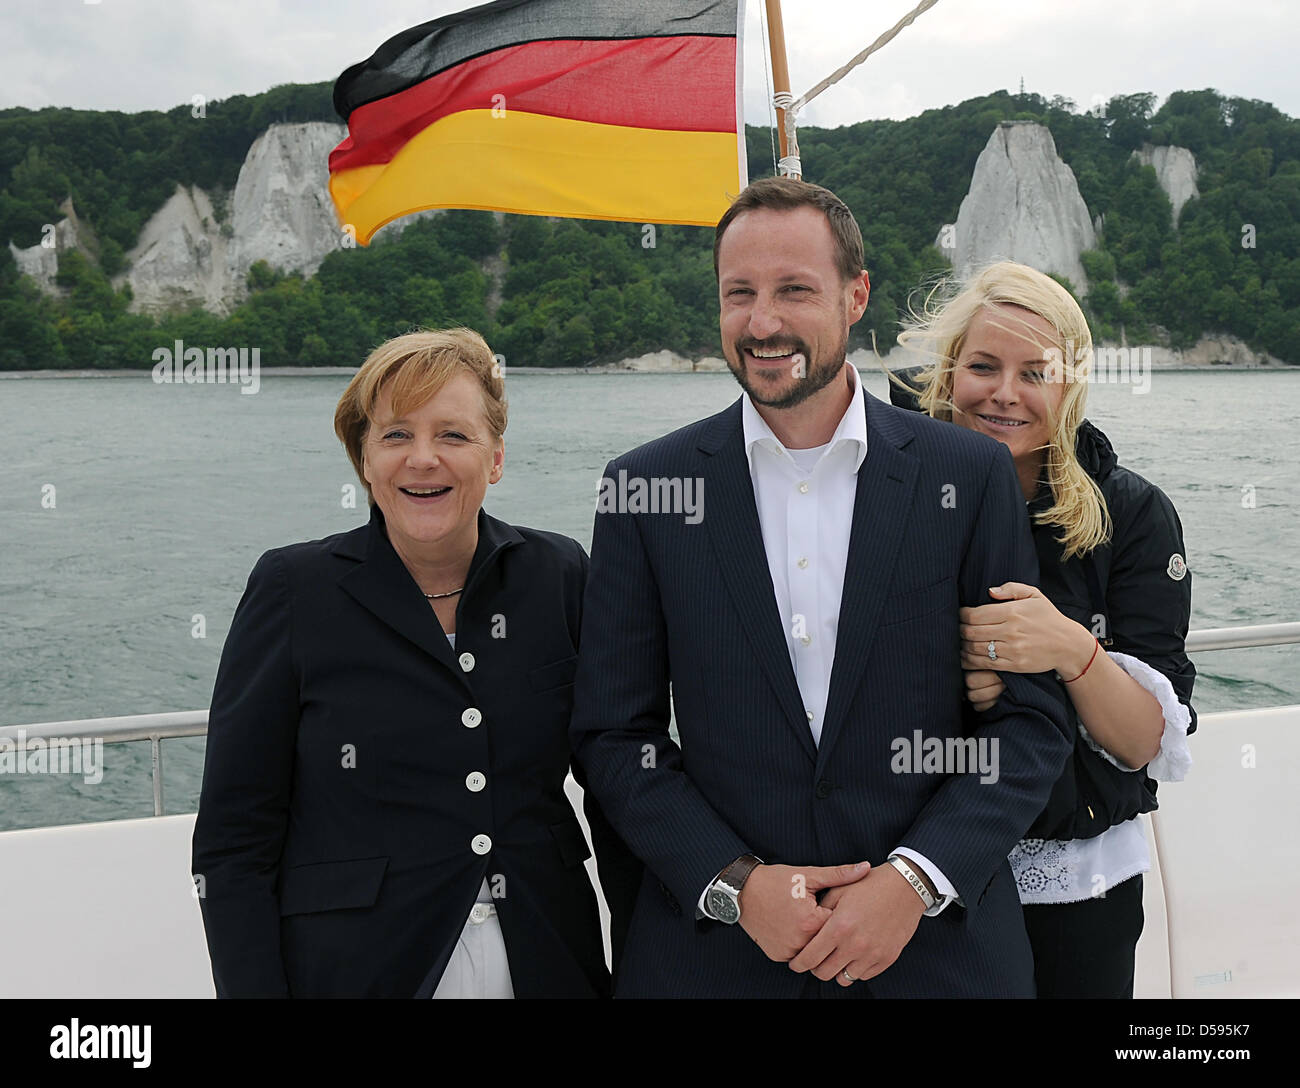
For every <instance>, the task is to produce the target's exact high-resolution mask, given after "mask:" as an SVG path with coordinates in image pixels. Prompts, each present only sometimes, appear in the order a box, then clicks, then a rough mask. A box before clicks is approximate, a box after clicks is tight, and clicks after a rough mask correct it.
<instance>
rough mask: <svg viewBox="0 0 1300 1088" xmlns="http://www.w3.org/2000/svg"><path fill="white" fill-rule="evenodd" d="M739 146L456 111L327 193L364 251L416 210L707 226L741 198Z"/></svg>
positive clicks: (340, 177) (712, 137) (343, 175)
mask: <svg viewBox="0 0 1300 1088" xmlns="http://www.w3.org/2000/svg"><path fill="white" fill-rule="evenodd" d="M736 147H737V144H736V134H735V133H734V132H678V131H669V130H665V129H647V128H627V127H623V126H619V125H601V124H594V123H592V122H590V121H574V120H571V119H569V118H564V117H549V116H546V115H543V114H535V113H522V112H515V111H507V112H505V113H504V114H501V115H499V116H493V113H492V111H491V110H465V111H463V112H461V113H454V114H451V115H450V116H448V117H444V118H442V119H441V120H439V121H436V122H435V123H434V124H432V125H430V126H429V127H428V128H426V129H424V130H423V131H421V132H419V133H417V134H416V135H415V136H413V137H412V138H411V139H410V140H408V141H407V142H406V144H404V145H403V146H402V148H401V150H400V151H398V153H397V154H396V155H395V156H394V157H393V159H392V161H391V162H388V163H382V164H377V165H370V166H358V167H354V168H353V169H351V170H342V171H340V172H338V173H337V174H334V175H332V176H331V178H330V195H331V196H332V197H333V198H334V206H335V208H336V210H337V211H338V215H339V221H340V222H341V223H343V224H345V225H347V224H351V225H352V227H353V228H354V229H355V230H356V235H357V240H358V241H360V242H361V243H362V244H365V243H367V242H369V241H370V238H371V236H372V235H373V234H374V233H375V231H377V230H378V229H379V228H380V227H382V226H383V225H384V224H385V223H388V222H391V221H392V220H394V219H396V218H398V217H399V216H403V215H408V214H410V213H411V212H415V211H421V210H422V209H425V208H453V207H454V208H481V209H486V210H490V211H503V212H516V213H523V214H530V215H555V216H566V217H570V218H578V219H619V220H626V221H631V222H637V223H691V224H699V225H702V226H713V225H714V224H715V223H717V221H718V220H719V219H720V218H722V213H723V212H725V211H726V210H727V207H728V205H729V204H730V203H731V201H732V199H733V198H734V197H735V196H736V194H737V193H739V192H740V188H741V186H740V180H739V174H738V170H737V162H736Z"/></svg>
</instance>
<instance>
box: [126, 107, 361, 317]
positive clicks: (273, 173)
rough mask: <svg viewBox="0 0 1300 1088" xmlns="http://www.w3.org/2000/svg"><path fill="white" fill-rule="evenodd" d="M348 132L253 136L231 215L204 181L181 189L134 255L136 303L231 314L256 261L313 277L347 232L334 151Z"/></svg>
mask: <svg viewBox="0 0 1300 1088" xmlns="http://www.w3.org/2000/svg"><path fill="white" fill-rule="evenodd" d="M346 134H347V129H346V128H345V127H344V126H343V125H333V124H327V123H325V122H320V121H316V122H310V123H306V124H293V125H272V126H271V127H270V128H268V129H267V130H266V131H265V132H264V133H262V135H261V136H259V137H258V138H257V139H256V140H254V141H253V145H252V146H251V147H250V148H249V149H248V154H247V156H246V157H245V158H244V165H243V166H242V167H241V168H240V171H239V179H238V181H237V182H236V183H235V188H234V191H233V193H232V194H231V196H230V201H229V210H228V218H227V221H226V222H225V223H224V224H222V223H219V222H218V221H217V216H216V215H215V214H214V209H213V206H212V200H211V197H210V196H209V195H208V194H207V193H205V192H204V191H203V190H202V189H199V188H197V187H192V188H189V189H186V188H184V187H181V186H177V189H176V192H175V193H173V194H172V196H171V198H170V199H169V200H168V201H167V203H166V204H164V205H163V206H162V207H161V208H160V209H159V210H158V211H157V212H156V213H155V214H154V215H153V217H152V218H151V219H150V220H149V221H148V222H147V223H146V224H145V226H144V229H143V230H142V231H141V232H140V238H139V241H138V242H137V243H136V245H135V247H134V248H133V249H132V250H131V252H130V253H128V254H127V262H128V271H127V272H126V273H125V275H124V276H122V277H119V282H121V281H123V280H124V281H125V282H126V283H129V284H130V285H131V290H132V293H133V295H134V301H133V302H132V308H133V309H135V310H139V311H142V312H145V313H160V312H162V311H165V310H171V309H175V308H178V307H184V306H187V305H194V304H195V303H197V304H198V305H201V306H202V307H203V308H204V309H206V310H211V311H213V312H214V313H219V314H225V313H229V311H230V310H231V309H232V308H233V307H234V306H235V305H237V304H238V303H239V301H240V300H241V299H242V298H243V297H244V295H245V294H246V292H247V288H246V285H245V277H246V276H247V275H248V270H249V268H250V267H251V266H252V265H253V264H254V263H255V262H256V261H266V262H267V263H268V264H270V265H272V266H273V267H275V268H278V269H281V270H283V271H286V272H302V273H303V274H304V275H310V274H311V273H313V272H315V271H316V269H317V268H319V267H320V263H321V261H323V260H324V259H325V255H326V254H328V253H330V252H331V251H333V250H334V249H337V248H338V247H339V245H340V244H341V243H342V241H343V233H342V231H341V230H340V229H339V225H338V222H337V220H336V219H335V216H334V209H333V207H332V205H331V204H330V198H329V190H328V183H329V167H328V159H329V153H330V151H331V150H332V149H333V148H334V147H335V146H336V145H337V144H338V143H339V141H340V140H342V139H343V137H344V136H345V135H346Z"/></svg>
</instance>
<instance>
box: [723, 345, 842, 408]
mask: <svg viewBox="0 0 1300 1088" xmlns="http://www.w3.org/2000/svg"><path fill="white" fill-rule="evenodd" d="M848 346H849V334H848V330H847V329H845V331H844V335H843V337H842V338H841V340H840V343H839V345H838V346H837V347H836V348H835V350H834V351H831V352H828V353H826V354H825V355H824V356H823V357H822V358H819V359H814V358H812V353H811V352H809V350H808V345H807V344H805V343H803V341H801V340H788V341H779V340H772V341H766V342H764V341H760V340H751V339H743V340H738V341H736V343H735V344H734V345H732V350H733V351H734V352H735V356H736V360H737V361H736V362H734V363H733V362H732V361H731V360H730V359H728V360H727V366H728V368H729V369H730V370H731V373H732V374H733V375H734V376H735V379H736V381H738V382H739V383H740V387H741V389H743V390H744V391H745V392H746V393H748V394H749V399H750V400H752V401H753V402H754V403H755V404H761V405H763V407H765V408H793V407H794V406H795V405H796V404H802V403H803V402H804V401H806V400H807V399H808V398H809V397H811V396H812V395H813V394H814V393H819V392H821V390H823V389H825V388H826V387H827V386H828V385H830V383H831V382H832V381H834V380H835V376H836V375H837V374H839V373H840V370H841V369H842V368H843V366H844V360H845V356H846V352H847V349H848ZM746 348H760V349H767V350H771V349H773V348H784V349H788V350H789V351H790V352H791V353H792V354H798V355H802V356H803V359H804V368H805V371H804V375H803V377H801V378H795V379H794V385H793V386H791V387H790V389H789V390H787V391H786V392H784V393H781V394H779V395H776V396H765V395H764V394H761V393H759V392H758V390H756V389H755V388H754V386H753V384H752V383H751V382H750V380H749V374H748V373H747V367H746V364H745V349H746Z"/></svg>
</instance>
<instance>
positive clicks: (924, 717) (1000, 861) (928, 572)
mask: <svg viewBox="0 0 1300 1088" xmlns="http://www.w3.org/2000/svg"><path fill="white" fill-rule="evenodd" d="M865 400H866V413H867V456H866V459H865V461H863V463H862V467H861V469H860V470H859V471H858V481H857V495H856V499H855V505H854V511H853V528H852V534H851V538H850V543H849V555H848V567H847V571H846V574H845V580H844V595H843V601H842V604H841V607H840V616H839V633H838V636H837V640H836V648H835V660H834V665H833V669H832V673H831V684H830V694H829V702H828V704H827V708H826V717H825V721H824V723H823V730H822V737H821V743H820V745H815V744H814V743H813V739H812V735H811V733H810V732H809V729H808V722H807V718H806V715H805V712H804V709H803V705H802V701H801V699H800V696H799V689H798V686H797V684H796V681H795V676H794V671H793V669H792V668H791V665H790V656H789V652H788V650H787V645H786V640H785V634H784V625H783V621H782V617H780V616H779V615H778V613H777V607H776V601H775V597H774V594H773V589H772V581H771V576H770V574H769V572H768V565H767V559H766V555H765V553H764V550H763V542H762V537H761V534H760V530H759V523H758V514H757V511H756V508H755V504H754V492H753V485H752V482H751V479H750V473H749V464H748V461H747V460H746V458H745V452H744V448H743V437H742V428H741V414H740V402H739V401H737V402H736V403H735V404H733V405H731V407H729V408H727V409H726V410H725V411H723V412H720V413H719V414H718V415H715V416H712V417H710V418H709V419H705V420H702V421H700V422H698V423H694V424H692V425H690V426H688V427H685V428H683V429H682V430H679V431H676V432H674V433H672V434H670V435H667V436H665V437H663V438H660V439H657V440H656V441H654V442H651V443H649V444H647V445H645V446H642V447H640V448H638V449H635V450H633V451H631V452H630V453H627V454H624V455H623V456H622V457H620V458H617V459H616V460H615V461H613V462H611V463H610V465H609V467H608V468H607V469H606V475H607V476H610V477H613V478H617V475H618V472H619V470H621V469H622V470H626V471H627V473H628V476H629V478H631V477H643V478H647V479H650V478H654V477H670V478H672V477H681V478H693V479H700V480H702V481H703V489H704V490H703V502H704V505H703V519H702V521H700V522H699V523H698V524H688V523H687V522H686V519H685V518H684V517H683V516H681V515H680V514H679V515H676V516H673V515H669V514H663V513H601V514H598V515H597V516H596V526H595V534H594V537H593V541H592V555H591V571H590V576H589V578H588V582H587V589H586V602H585V605H584V615H585V623H586V627H585V629H584V631H583V639H582V650H581V657H580V662H579V668H578V677H577V686H576V690H575V706H574V716H573V724H572V736H573V741H574V748H575V751H576V753H577V756H578V759H579V760H580V762H581V763H582V764H583V766H584V767H585V768H586V771H587V776H588V785H589V788H590V789H591V790H593V791H594V792H595V794H596V796H597V798H598V800H599V802H600V805H601V807H602V808H603V809H604V811H605V813H606V814H607V816H608V817H609V819H610V820H611V822H612V823H613V824H614V826H615V827H616V828H617V830H618V832H619V834H620V835H621V836H622V837H623V839H624V840H625V841H626V842H627V844H628V845H629V846H630V847H631V848H632V850H633V852H634V853H636V854H637V855H639V856H640V857H641V858H642V859H643V860H644V861H645V863H646V865H647V867H648V870H649V871H648V872H647V874H646V878H645V879H644V880H643V881H642V885H641V890H640V894H639V896H638V898H637V903H636V909H635V911H634V913H633V917H632V923H631V929H630V931H629V933H628V938H627V948H626V953H625V957H624V961H623V964H622V966H621V968H620V972H619V979H618V986H617V991H616V995H617V996H625V997H627V996H632V997H638V996H681V997H728V996H765V997H796V996H800V995H801V994H804V993H806V992H809V990H810V989H815V988H816V987H817V986H818V985H820V989H821V992H823V993H824V994H826V996H837V997H838V996H848V997H867V996H882V997H892V996H908V997H931V996H972V997H973V996H994V995H996V996H1032V994H1033V970H1032V963H1031V958H1030V950H1029V943H1028V940H1027V938H1026V936H1025V929H1024V922H1023V920H1022V917H1021V911H1020V902H1019V899H1018V897H1017V894H1016V887H1015V883H1014V881H1013V879H1012V876H1011V869H1010V867H1009V865H1008V864H1007V853H1008V851H1010V849H1011V847H1012V846H1013V844H1014V843H1015V842H1016V841H1017V840H1018V839H1019V838H1020V836H1021V834H1022V833H1023V832H1024V830H1025V828H1027V827H1028V826H1029V824H1030V823H1031V821H1032V820H1033V819H1034V817H1035V816H1036V815H1037V814H1038V813H1039V811H1041V809H1042V807H1043V804H1044V802H1045V801H1046V799H1047V796H1048V793H1049V791H1050V789H1051V786H1052V783H1053V782H1054V781H1055V780H1056V778H1057V777H1058V776H1059V775H1060V773H1061V769H1062V767H1063V765H1064V762H1065V759H1066V756H1067V755H1068V754H1069V752H1070V740H1069V738H1068V730H1067V723H1066V717H1065V710H1064V703H1063V699H1062V695H1061V694H1060V692H1059V686H1058V685H1057V684H1056V682H1055V681H1054V680H1053V679H1052V678H1051V677H1050V676H1049V675H1045V674H1044V675H1030V676H1019V675H1016V674H1015V673H1004V674H1003V675H1002V678H1003V681H1004V682H1005V684H1006V691H1005V693H1004V694H1003V695H1002V697H1001V698H1000V699H999V700H998V703H997V705H996V706H994V707H993V708H992V709H991V710H989V711H987V712H986V713H984V714H978V715H977V714H975V713H974V712H973V711H972V710H970V709H969V705H968V703H967V702H966V700H965V698H964V688H963V680H962V671H961V664H960V657H959V649H960V648H959V638H958V620H957V609H958V607H959V606H961V605H977V604H986V603H989V601H990V598H989V597H988V594H987V588H988V587H989V586H994V585H999V584H1000V583H1002V582H1007V581H1018V582H1028V583H1035V584H1036V582H1037V573H1038V568H1037V561H1036V559H1035V553H1034V546H1033V541H1032V539H1031V537H1030V532H1029V524H1028V520H1027V518H1026V515H1025V504H1024V499H1023V498H1022V496H1021V493H1020V488H1019V485H1018V483H1017V480H1016V474H1015V469H1014V466H1013V463H1012V460H1011V455H1010V453H1009V452H1008V451H1007V449H1006V448H1005V447H1004V446H1002V445H1001V444H1000V443H998V442H995V441H994V440H992V439H990V438H987V437H985V436H983V435H978V434H975V433H973V432H971V431H967V430H963V429H962V428H959V427H955V426H952V425H951V424H947V423H939V422H937V421H935V420H932V419H930V418H928V417H925V416H919V415H917V414H915V413H912V412H905V411H902V410H901V409H898V408H894V407H893V406H891V405H888V404H883V403H882V402H880V401H879V400H877V399H876V398H874V397H872V396H870V395H868V396H866V398H865ZM949 485H951V487H949ZM945 495H948V496H950V498H949V501H948V502H947V503H945V502H944V501H943V500H944V497H945ZM670 683H671V685H672V700H673V708H674V710H675V712H676V721H677V729H678V732H679V735H680V748H679V746H678V745H676V744H674V743H673V742H672V740H671V739H670V738H669V734H668V725H669V684H670ZM915 729H920V730H922V731H923V733H924V735H925V737H927V738H928V737H940V738H944V737H956V736H967V735H970V736H976V737H984V738H988V739H990V740H991V739H992V738H997V740H998V742H999V744H998V757H999V758H998V770H999V778H998V780H997V782H996V784H984V783H981V782H980V776H979V775H978V774H962V775H956V774H954V775H943V774H923V773H894V772H893V771H892V770H891V760H892V757H893V751H894V749H893V745H892V742H893V740H894V739H895V738H899V737H902V738H905V739H908V740H909V741H910V739H911V737H912V732H913V730H915ZM898 846H909V847H912V848H914V849H916V850H918V851H919V852H920V853H921V854H923V855H925V856H926V857H928V858H930V859H931V860H932V861H933V862H934V863H935V864H936V865H937V866H939V868H940V869H942V870H943V872H944V874H945V875H946V876H947V877H948V879H949V880H951V881H952V883H953V885H954V886H955V887H956V889H957V892H958V894H959V896H960V897H961V899H962V901H963V903H964V904H965V906H964V907H963V906H960V905H957V904H951V905H949V907H948V908H947V909H946V910H945V911H943V913H942V914H940V915H938V916H936V917H933V918H922V919H921V922H920V925H919V926H918V928H917V931H916V934H915V936H914V937H913V938H912V940H911V941H910V942H909V943H908V945H907V946H906V947H905V948H904V949H903V952H902V955H901V956H900V957H899V959H898V960H897V961H896V962H895V963H894V964H893V965H892V966H891V967H890V968H888V970H886V971H885V972H883V973H882V974H881V975H879V976H877V977H876V978H875V979H872V980H871V981H870V982H869V983H859V984H857V985H855V986H852V987H848V988H847V989H845V988H841V987H839V986H838V985H836V984H835V983H833V982H831V983H825V984H815V983H814V984H813V985H812V986H811V987H810V986H809V984H808V981H807V980H808V978H810V977H811V976H800V975H796V974H794V973H793V972H791V971H790V970H789V968H788V967H786V966H785V965H784V964H780V963H773V962H772V961H770V960H768V959H767V957H766V956H764V954H763V952H762V951H761V950H760V949H759V948H758V946H757V945H756V944H754V942H753V941H752V940H751V939H750V938H749V936H748V935H747V934H746V933H745V932H744V931H743V930H742V929H741V927H740V926H726V925H722V924H720V923H717V922H712V921H707V920H705V921H700V920H697V919H696V918H695V913H696V911H695V905H696V902H697V901H698V899H699V896H700V893H701V892H702V891H703V889H704V888H705V886H706V885H707V884H708V883H709V882H710V881H712V880H713V878H714V877H715V876H716V875H717V874H718V872H720V871H721V870H722V869H723V868H724V867H725V866H726V865H727V864H729V863H730V862H731V861H732V860H733V859H734V858H736V857H738V856H739V855H741V854H745V853H753V854H756V855H758V856H759V857H760V858H762V859H763V860H764V861H767V862H771V863H784V864H790V865H832V864H840V863H844V862H853V861H859V860H863V859H865V860H868V861H870V862H872V863H873V864H875V865H879V864H882V863H883V862H884V861H885V858H886V856H887V855H888V853H889V852H890V851H891V850H893V849H894V848H895V847H898Z"/></svg>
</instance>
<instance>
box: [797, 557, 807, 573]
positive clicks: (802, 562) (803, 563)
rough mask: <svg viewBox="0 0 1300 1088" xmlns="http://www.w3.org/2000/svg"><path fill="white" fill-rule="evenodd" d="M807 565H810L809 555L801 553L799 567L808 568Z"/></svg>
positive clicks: (801, 568)
mask: <svg viewBox="0 0 1300 1088" xmlns="http://www.w3.org/2000/svg"><path fill="white" fill-rule="evenodd" d="M807 567H808V557H807V556H806V555H801V556H800V557H799V569H800V570H806V569H807Z"/></svg>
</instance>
